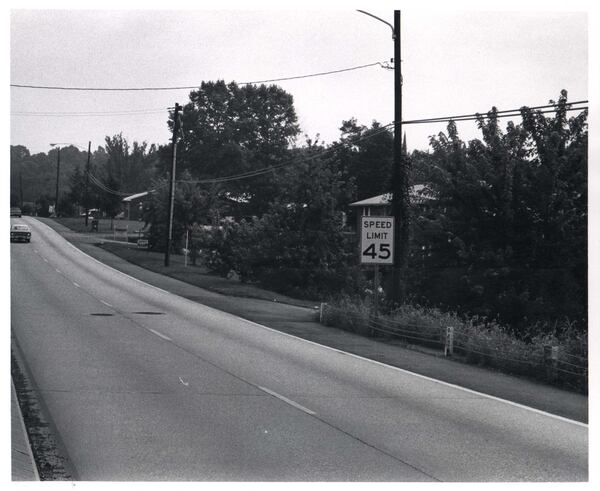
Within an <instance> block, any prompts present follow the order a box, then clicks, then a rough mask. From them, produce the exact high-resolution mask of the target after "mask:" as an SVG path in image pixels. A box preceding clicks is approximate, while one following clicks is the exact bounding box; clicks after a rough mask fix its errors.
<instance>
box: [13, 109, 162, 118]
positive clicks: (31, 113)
mask: <svg viewBox="0 0 600 491" xmlns="http://www.w3.org/2000/svg"><path fill="white" fill-rule="evenodd" d="M168 109H169V108H163V109H139V110H130V111H124V110H121V111H82V112H76V111H71V112H49V111H14V112H11V115H12V116H61V117H62V116H64V117H70V116H136V115H138V114H139V115H146V114H161V113H164V112H165V111H166V110H168Z"/></svg>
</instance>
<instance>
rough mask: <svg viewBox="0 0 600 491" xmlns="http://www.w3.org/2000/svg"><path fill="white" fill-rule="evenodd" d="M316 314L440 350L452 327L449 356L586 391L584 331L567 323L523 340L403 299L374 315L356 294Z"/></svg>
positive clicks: (486, 322)
mask: <svg viewBox="0 0 600 491" xmlns="http://www.w3.org/2000/svg"><path fill="white" fill-rule="evenodd" d="M321 320H322V322H323V323H324V324H325V325H329V326H335V327H339V328H342V329H346V330H350V331H352V332H355V333H357V334H361V335H365V336H371V337H384V338H389V339H397V340H401V341H404V342H405V343H407V344H413V345H421V346H428V347H434V348H437V349H439V350H444V348H445V347H447V346H449V344H448V341H449V340H448V337H447V332H448V328H449V327H452V328H453V342H452V347H453V357H454V358H455V359H457V360H459V361H463V362H465V363H469V364H476V365H480V366H485V367H489V368H493V369H496V370H498V371H501V372H504V373H509V374H513V375H519V376H524V377H527V378H534V379H536V380H540V381H543V382H546V383H550V384H553V385H557V386H560V387H565V388H569V389H572V390H576V391H578V392H582V393H587V387H588V365H587V354H588V353H587V352H588V347H587V336H586V335H585V334H582V333H578V332H574V331H570V330H569V329H566V330H564V331H563V332H562V334H560V335H557V334H555V333H553V334H538V335H537V336H534V337H532V338H531V339H530V340H529V341H524V340H521V339H518V338H516V337H515V336H514V335H512V334H511V333H510V332H509V330H508V329H506V328H505V327H503V326H501V325H499V324H498V323H496V322H493V321H489V320H487V319H481V318H477V317H474V318H461V317H459V316H458V315H457V314H456V313H451V312H450V313H448V312H442V311H440V310H438V309H432V308H422V307H415V306H411V305H406V306H403V307H402V308H400V309H397V310H395V311H393V312H391V313H389V314H387V315H378V316H374V315H373V311H372V307H371V304H370V303H369V302H365V301H362V300H357V299H341V300H339V301H336V302H334V303H330V304H328V305H327V306H326V307H325V308H324V309H323V314H322V319H321Z"/></svg>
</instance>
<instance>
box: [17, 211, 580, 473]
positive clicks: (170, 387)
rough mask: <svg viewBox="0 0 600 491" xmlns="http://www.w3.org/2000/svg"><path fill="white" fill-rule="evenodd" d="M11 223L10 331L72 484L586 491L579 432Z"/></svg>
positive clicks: (36, 227)
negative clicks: (199, 297) (244, 313)
mask: <svg viewBox="0 0 600 491" xmlns="http://www.w3.org/2000/svg"><path fill="white" fill-rule="evenodd" d="M13 221H14V220H13ZM20 221H24V222H27V223H29V224H30V226H31V227H32V231H33V235H32V240H31V243H30V244H11V268H12V269H11V314H12V319H11V322H12V329H13V333H14V336H15V337H16V339H17V342H18V343H19V346H20V349H21V351H22V354H23V356H24V358H25V360H26V363H27V366H28V369H29V371H30V373H31V375H32V376H33V378H34V380H35V383H36V385H37V387H38V389H39V395H40V397H42V398H43V401H44V404H45V407H46V408H47V410H48V412H49V413H50V416H51V419H52V421H53V423H54V426H55V429H56V431H57V432H58V434H59V435H60V439H61V440H62V443H63V444H64V448H65V449H66V452H67V453H68V458H69V459H70V462H71V464H72V466H73V468H74V469H75V471H76V475H77V478H78V479H81V480H119V481H125V480H138V481H140V480H143V481H147V480H169V481H178V480H200V481H202V480H218V481H272V480H276V481H565V480H566V481H584V480H587V477H588V468H587V458H588V449H587V441H588V427H587V425H584V424H582V423H577V422H574V421H570V420H567V419H564V418H560V417H557V416H552V415H549V414H547V413H543V412H540V411H536V410H532V409H529V408H526V407H523V406H519V405H516V404H511V403H509V402H506V401H502V400H498V399H495V398H492V397H488V396H484V395H482V394H479V393H475V392H472V391H468V390H462V389H460V388H456V387H453V386H450V385H448V384H444V383H440V382H437V381H435V380H431V379H428V378H425V377H421V376H418V375H414V374H411V373H410V372H406V371H403V370H400V369H395V368H392V367H388V366H385V365H382V364H379V363H377V362H373V361H369V360H365V359H362V358H359V357H356V356H353V355H349V354H345V353H342V352H340V351H336V350H333V349H330V348H325V347H322V346H319V345H317V344H314V343H311V342H308V341H304V340H301V339H298V338H295V337H292V336H289V335H286V334H282V333H279V332H276V331H273V330H271V329H268V328H265V327H262V326H259V325H257V324H254V323H252V322H250V321H246V320H243V319H240V318H238V317H236V316H233V315H230V314H227V313H223V312H220V311H218V310H214V309H211V308H209V307H206V306H203V305H201V304H198V303H196V302H193V301H190V300H187V299H184V298H181V297H178V296H176V295H173V294H170V293H167V292H165V291H162V290H160V289H157V288H155V287H152V286H150V285H147V284H144V283H142V282H139V281H138V280H135V279H133V278H131V277H128V276H126V275H124V274H122V273H119V272H117V271H115V270H113V269H110V268H108V267H107V266H105V265H103V264H100V263H98V262H97V261H95V260H94V259H92V258H90V257H89V256H87V255H85V254H84V253H82V252H81V251H79V250H78V249H76V248H75V247H73V246H72V245H70V244H69V243H68V242H66V241H65V240H64V239H63V238H61V237H60V236H59V235H58V234H57V233H56V232H54V231H53V230H51V229H50V228H48V227H47V226H46V225H43V224H41V223H40V222H38V221H36V220H35V219H32V218H22V219H20Z"/></svg>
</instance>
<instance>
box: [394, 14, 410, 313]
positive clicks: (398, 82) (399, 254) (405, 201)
mask: <svg viewBox="0 0 600 491" xmlns="http://www.w3.org/2000/svg"><path fill="white" fill-rule="evenodd" d="M393 31H394V34H393V38H394V123H395V124H394V163H393V170H392V215H393V216H394V225H395V226H394V268H393V273H392V299H393V301H394V302H395V303H397V304H399V303H402V302H403V301H404V299H405V298H406V266H407V261H408V234H409V230H408V227H409V197H408V169H407V165H406V159H405V158H404V155H403V152H402V63H401V42H400V32H401V31H400V11H399V10H394V27H393Z"/></svg>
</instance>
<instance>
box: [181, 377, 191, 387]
mask: <svg viewBox="0 0 600 491" xmlns="http://www.w3.org/2000/svg"><path fill="white" fill-rule="evenodd" d="M179 381H180V382H181V383H182V384H183V385H185V386H186V387H187V386H188V385H190V383H189V382H184V381H183V379H182V378H181V377H179Z"/></svg>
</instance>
